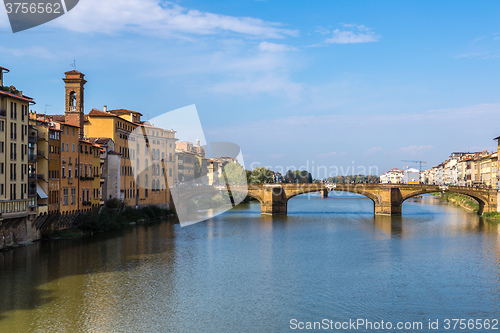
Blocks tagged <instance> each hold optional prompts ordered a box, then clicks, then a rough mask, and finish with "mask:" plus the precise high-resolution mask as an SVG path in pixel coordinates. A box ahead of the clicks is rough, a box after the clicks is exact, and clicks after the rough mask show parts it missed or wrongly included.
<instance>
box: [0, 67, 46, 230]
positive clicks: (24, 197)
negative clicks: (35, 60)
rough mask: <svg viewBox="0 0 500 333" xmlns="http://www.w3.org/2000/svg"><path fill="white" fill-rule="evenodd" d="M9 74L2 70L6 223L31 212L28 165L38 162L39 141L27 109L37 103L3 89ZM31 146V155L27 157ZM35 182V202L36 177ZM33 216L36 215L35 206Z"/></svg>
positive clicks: (1, 190) (0, 186) (0, 189)
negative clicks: (29, 127) (6, 75)
mask: <svg viewBox="0 0 500 333" xmlns="http://www.w3.org/2000/svg"><path fill="white" fill-rule="evenodd" d="M8 72H9V70H8V69H6V68H3V67H0V214H2V218H3V220H4V222H6V221H7V220H9V219H11V218H20V217H21V218H22V217H27V216H28V214H29V213H30V210H29V208H28V203H29V193H28V185H29V184H28V183H29V181H28V162H29V160H31V162H32V163H36V141H37V138H36V136H34V137H31V136H29V133H28V132H29V130H28V125H29V115H28V108H29V105H30V103H34V101H33V99H32V98H30V97H27V96H25V95H23V93H22V91H19V90H17V89H16V88H15V87H13V86H10V87H5V86H4V80H3V75H4V74H5V73H8ZM35 133H36V129H35ZM29 147H30V148H31V150H30V153H31V155H28V148H29ZM32 181H34V183H35V191H34V196H33V197H34V200H36V178H35V179H32ZM31 194H32V195H33V192H31ZM35 206H36V202H35ZM32 213H33V215H34V214H35V213H36V207H35V208H34V209H33V210H32Z"/></svg>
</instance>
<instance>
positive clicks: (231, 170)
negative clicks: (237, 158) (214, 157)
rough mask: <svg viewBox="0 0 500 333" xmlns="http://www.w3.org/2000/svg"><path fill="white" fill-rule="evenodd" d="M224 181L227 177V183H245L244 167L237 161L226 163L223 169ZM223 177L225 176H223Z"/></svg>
mask: <svg viewBox="0 0 500 333" xmlns="http://www.w3.org/2000/svg"><path fill="white" fill-rule="evenodd" d="M222 173H223V175H224V176H223V178H222V179H224V181H225V180H226V179H227V181H228V182H229V185H234V184H235V185H246V184H247V179H246V178H247V176H246V173H245V169H243V167H242V166H241V165H240V164H238V163H227V164H226V165H224V169H223V172H222ZM224 177H225V178H224Z"/></svg>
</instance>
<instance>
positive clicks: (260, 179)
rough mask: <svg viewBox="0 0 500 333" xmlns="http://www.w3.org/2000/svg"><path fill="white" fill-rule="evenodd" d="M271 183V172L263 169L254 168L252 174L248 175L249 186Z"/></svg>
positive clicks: (272, 179)
mask: <svg viewBox="0 0 500 333" xmlns="http://www.w3.org/2000/svg"><path fill="white" fill-rule="evenodd" d="M273 182H274V177H273V172H272V171H271V170H269V169H267V168H264V167H260V168H255V169H253V170H252V174H251V175H250V183H251V184H266V183H273Z"/></svg>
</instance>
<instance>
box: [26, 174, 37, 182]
mask: <svg viewBox="0 0 500 333" xmlns="http://www.w3.org/2000/svg"><path fill="white" fill-rule="evenodd" d="M36 179H37V174H36V173H30V174H29V175H28V180H36Z"/></svg>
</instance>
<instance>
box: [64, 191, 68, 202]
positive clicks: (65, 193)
mask: <svg viewBox="0 0 500 333" xmlns="http://www.w3.org/2000/svg"><path fill="white" fill-rule="evenodd" d="M67 204H68V189H67V188H65V189H63V205H67Z"/></svg>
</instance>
